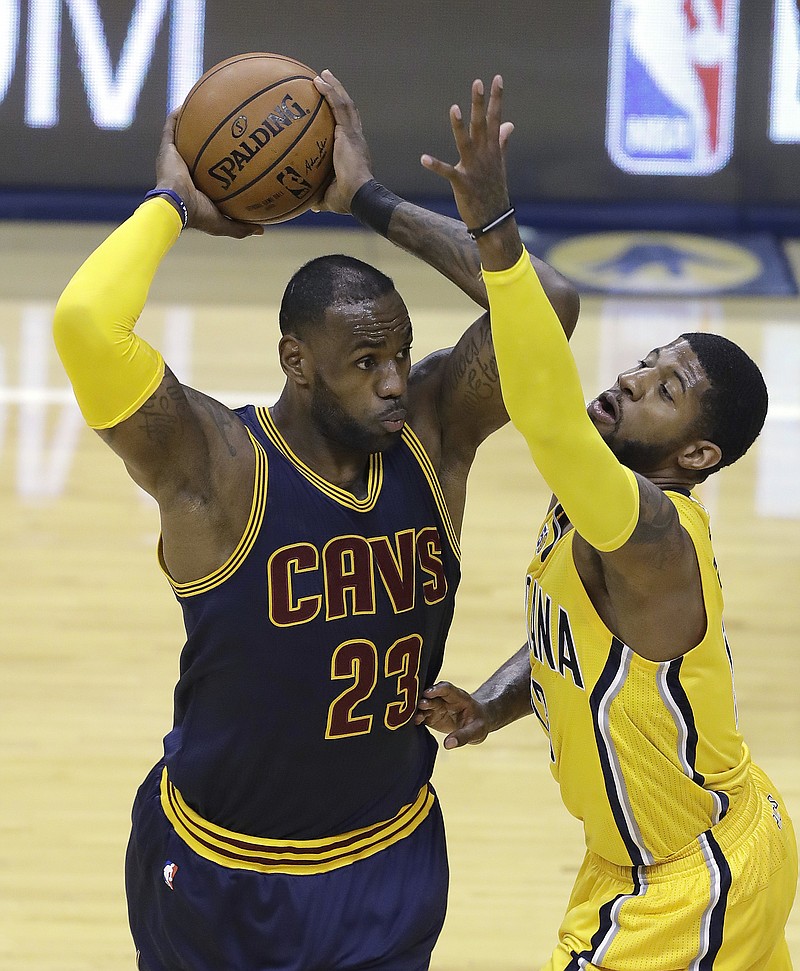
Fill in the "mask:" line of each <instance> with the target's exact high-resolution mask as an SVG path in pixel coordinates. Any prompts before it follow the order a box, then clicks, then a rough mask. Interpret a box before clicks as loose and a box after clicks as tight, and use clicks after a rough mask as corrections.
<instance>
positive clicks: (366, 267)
mask: <svg viewBox="0 0 800 971" xmlns="http://www.w3.org/2000/svg"><path fill="white" fill-rule="evenodd" d="M393 289H394V281H393V280H392V279H391V277H388V276H386V274H385V273H381V271H380V270H376V269H375V267H374V266H370V264H369V263H364V262H363V261H362V260H357V259H356V258H355V257H353V256H344V255H343V254H341V253H339V254H335V255H333V256H319V257H317V258H316V259H314V260H311V261H310V262H308V263H306V264H304V265H303V266H301V267H300V269H299V270H298V271H297V272H296V273H295V274H294V276H293V277H292V278H291V280H289V282H288V284H287V285H286V289H285V290H284V293H283V299H282V300H281V309H280V315H279V320H280V327H281V333H282V334H295V335H296V336H297V337H301V338H302V337H304V336H305V335H306V334H308V331H309V328H313V327H315V326H319V324H321V323H322V321H323V319H324V317H325V311H326V310H328V308H329V307H331V306H332V305H333V304H334V303H337V302H341V303H345V304H357V303H361V302H362V301H364V300H374V299H376V298H377V297H382V296H384V295H385V294H387V293H389V291H391V290H393Z"/></svg>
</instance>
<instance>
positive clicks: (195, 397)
mask: <svg viewBox="0 0 800 971" xmlns="http://www.w3.org/2000/svg"><path fill="white" fill-rule="evenodd" d="M100 435H101V437H102V438H103V440H104V441H105V442H106V444H108V445H109V447H110V448H112V449H113V450H114V451H115V452H116V453H117V454H118V455H119V456H120V458H122V459H123V461H124V462H125V464H126V466H127V468H128V471H129V472H130V474H131V476H132V478H133V479H134V480H135V481H136V482H137V483H138V484H139V485H141V486H142V488H144V489H145V490H146V491H147V492H149V493H150V494H151V495H153V496H154V497H155V498H156V499H157V500H158V501H159V503H161V502H162V500H165V499H167V498H168V497H169V495H171V494H175V493H176V492H180V493H183V494H191V493H193V492H194V493H196V494H198V495H200V494H202V493H205V492H208V490H209V489H210V488H213V480H214V479H216V478H218V477H219V476H220V475H224V474H225V472H226V470H227V468H228V467H229V466H231V465H238V464H239V463H241V462H244V463H245V464H250V463H251V462H252V448H251V447H250V446H249V445H248V435H247V430H246V428H245V426H244V424H243V422H242V421H241V420H240V419H239V418H238V416H237V415H236V414H235V413H234V412H233V411H232V410H231V409H230V408H228V407H227V406H226V405H223V404H222V403H221V402H219V401H217V400H215V399H214V398H211V397H209V396H208V395H205V394H203V393H202V392H200V391H196V390H195V389H193V388H190V387H188V386H187V385H183V384H181V383H180V382H179V381H178V379H177V378H176V377H175V375H174V374H173V373H172V372H171V371H170V370H169V369H167V370H166V372H165V374H164V378H163V380H162V382H161V384H160V385H159V386H158V388H157V389H156V390H155V392H154V393H153V394H152V395H151V396H150V397H149V398H148V399H147V401H145V402H144V403H143V404H142V405H141V407H140V408H139V409H138V410H137V411H135V412H134V413H133V414H132V415H131V416H130V418H127V419H126V420H125V421H122V422H120V423H119V424H118V425H115V426H114V427H112V428H108V429H104V430H102V431H101V432H100Z"/></svg>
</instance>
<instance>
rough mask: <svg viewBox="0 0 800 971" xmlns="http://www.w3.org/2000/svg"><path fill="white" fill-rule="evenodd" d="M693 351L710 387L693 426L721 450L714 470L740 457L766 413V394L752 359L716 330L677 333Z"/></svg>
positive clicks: (761, 423) (702, 400)
mask: <svg viewBox="0 0 800 971" xmlns="http://www.w3.org/2000/svg"><path fill="white" fill-rule="evenodd" d="M680 339H682V340H685V341H686V342H687V343H688V344H689V347H691V349H692V350H693V351H694V353H695V354H696V355H697V360H698V361H699V362H700V366H701V367H702V368H703V370H704V371H705V373H706V376H707V377H708V380H709V382H710V383H711V387H710V388H709V389H708V390H707V391H706V392H705V393H704V394H703V397H702V399H701V402H700V406H701V409H702V410H701V415H700V419H699V422H698V425H697V428H696V431H697V432H699V433H700V434H701V435H702V436H703V437H704V438H707V439H708V440H709V441H711V442H713V443H714V444H715V445H717V446H719V448H720V449H721V450H722V458H721V460H720V462H719V463H718V464H717V465H716V466H715V467H714V468H713V469H711V470H710V472H716V471H717V469H722V468H724V467H725V466H726V465H731V464H732V463H733V462H735V461H736V460H737V459H740V458H741V457H742V456H743V455H744V453H745V452H746V451H747V450H748V449H749V448H750V446H751V445H752V444H753V442H754V441H755V440H756V439H757V438H758V436H759V434H760V432H761V429H762V428H763V427H764V419H765V418H766V417H767V405H768V401H769V397H768V394H767V385H766V383H765V382H764V377H763V375H762V374H761V371H760V370H759V368H758V365H757V364H756V363H755V361H754V360H753V359H752V358H751V357H749V356H748V355H747V354H746V353H745V352H744V351H743V350H742V349H741V347H739V345H738V344H734V342H733V341H730V340H728V338H727V337H722V336H721V335H720V334H699V333H691V334H681V338H680Z"/></svg>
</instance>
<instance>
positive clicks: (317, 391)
mask: <svg viewBox="0 0 800 971" xmlns="http://www.w3.org/2000/svg"><path fill="white" fill-rule="evenodd" d="M311 418H312V420H313V422H314V424H315V425H316V427H317V429H318V430H319V431H320V432H321V433H322V434H323V435H324V436H325V437H326V438H328V439H330V440H331V441H334V442H337V443H338V444H339V445H343V446H344V447H346V448H347V449H353V450H356V451H364V452H378V451H381V450H382V449H385V448H387V447H388V446H389V445H391V444H392V442H393V438H392V437H390V436H387V435H386V433H385V432H383V431H382V430H381V431H379V430H378V429H374V428H370V427H369V426H368V425H367V424H366V423H365V422H363V421H360V420H359V419H358V418H356V416H355V415H353V414H352V413H351V412H350V411H348V410H347V409H346V408H345V407H344V406H343V405H342V402H341V400H340V399H339V397H338V396H337V394H336V392H335V391H334V390H333V388H331V387H330V385H328V384H327V382H326V381H325V379H324V378H323V377H322V375H320V374H319V373H317V375H316V380H315V381H314V387H313V388H312V391H311Z"/></svg>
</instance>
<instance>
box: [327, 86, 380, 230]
mask: <svg viewBox="0 0 800 971" xmlns="http://www.w3.org/2000/svg"><path fill="white" fill-rule="evenodd" d="M314 84H315V85H316V88H317V91H319V93H320V94H321V95H323V96H324V98H325V100H326V101H327V102H328V104H329V105H330V108H331V111H332V112H333V117H334V119H335V121H336V132H335V134H334V139H333V168H334V172H335V178H334V180H333V182H332V183H331V184H330V186H328V190H327V192H326V193H325V196H324V198H323V200H322V202H321V203H320V204H319V205H318V206H315V208H316V209H327V210H329V211H330V212H342V213H348V212H350V202H351V200H352V198H353V196H354V195H355V194H356V192H357V191H358V189H360V188H361V186H362V185H363V184H364V183H365V182H369V180H370V179H371V178H372V160H371V159H370V154H369V147H368V145H367V141H366V139H365V138H364V132H363V131H362V128H361V116H360V115H359V113H358V108H356V106H355V103H354V102H353V99H352V98H351V97H350V95H349V94H348V93H347V92H346V91H345V89H344V86H343V85H342V83H341V81H339V80H338V79H337V78H336V77H335V76H334V75H333V74H331V72H330V71H323V72H322V74H320V76H319V77H318V78H314Z"/></svg>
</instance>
